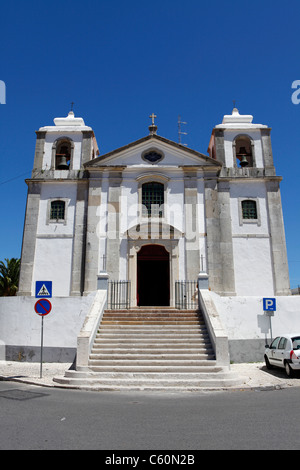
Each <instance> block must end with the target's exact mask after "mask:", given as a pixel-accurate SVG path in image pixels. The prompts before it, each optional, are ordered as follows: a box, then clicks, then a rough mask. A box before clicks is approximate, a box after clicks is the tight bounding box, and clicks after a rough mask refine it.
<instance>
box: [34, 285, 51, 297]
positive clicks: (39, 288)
mask: <svg viewBox="0 0 300 470" xmlns="http://www.w3.org/2000/svg"><path fill="white" fill-rule="evenodd" d="M35 297H36V298H38V299H42V298H43V299H46V298H51V297H52V281H36V283H35Z"/></svg>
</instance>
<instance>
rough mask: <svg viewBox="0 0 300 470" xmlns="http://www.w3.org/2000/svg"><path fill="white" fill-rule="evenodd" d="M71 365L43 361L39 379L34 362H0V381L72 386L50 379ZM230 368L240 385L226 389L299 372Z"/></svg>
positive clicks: (267, 385)
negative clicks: (287, 372) (286, 373)
mask: <svg viewBox="0 0 300 470" xmlns="http://www.w3.org/2000/svg"><path fill="white" fill-rule="evenodd" d="M71 366H72V364H66V363H64V364H58V363H46V364H43V367H42V378H40V364H39V363H37V362H35V363H32V362H7V361H0V380H8V381H12V382H22V383H27V384H32V385H39V386H44V387H59V388H72V387H70V386H64V385H61V384H58V383H55V382H54V381H53V377H63V376H64V374H65V371H66V370H68V369H69V368H70V367H71ZM231 371H232V372H233V373H235V374H236V375H237V376H238V377H239V378H240V379H241V386H238V387H233V388H228V390H244V389H245V390H249V389H250V390H251V389H254V390H255V389H258V390H274V389H275V390H276V389H282V388H287V387H295V386H300V375H299V376H298V377H296V378H292V379H290V378H288V377H287V376H286V375H285V371H284V370H280V369H273V370H271V371H268V370H267V369H266V366H265V364H264V363H254V364H232V365H231ZM216 390H218V389H216ZM222 390H223V389H222Z"/></svg>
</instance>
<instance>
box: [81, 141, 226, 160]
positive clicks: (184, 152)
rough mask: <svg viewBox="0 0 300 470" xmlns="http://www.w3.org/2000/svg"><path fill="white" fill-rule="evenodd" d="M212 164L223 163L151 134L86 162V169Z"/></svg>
mask: <svg viewBox="0 0 300 470" xmlns="http://www.w3.org/2000/svg"><path fill="white" fill-rule="evenodd" d="M153 165H157V166H162V167H166V166H210V167H211V166H213V167H216V169H217V168H218V167H219V168H220V167H221V164H220V163H219V162H217V161H216V160H214V159H212V158H210V157H208V156H206V155H204V154H202V153H200V152H197V151H195V150H192V149H190V148H188V147H184V146H182V145H180V144H177V143H176V142H173V141H171V140H168V139H166V138H164V137H161V136H158V135H156V134H154V135H148V136H146V137H144V138H142V139H139V140H136V141H135V142H132V143H130V144H128V145H125V146H124V147H120V148H118V149H116V150H113V151H111V152H109V153H106V154H105V155H101V156H100V157H98V158H95V159H94V160H91V161H89V162H87V163H86V164H85V165H84V166H85V168H87V169H89V168H90V169H92V168H101V167H105V166H125V167H128V166H140V167H149V166H150V167H151V166H153Z"/></svg>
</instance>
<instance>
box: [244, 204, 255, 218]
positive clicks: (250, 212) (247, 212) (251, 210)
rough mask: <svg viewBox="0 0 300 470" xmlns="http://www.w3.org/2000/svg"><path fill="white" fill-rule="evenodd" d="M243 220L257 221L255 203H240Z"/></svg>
mask: <svg viewBox="0 0 300 470" xmlns="http://www.w3.org/2000/svg"><path fill="white" fill-rule="evenodd" d="M242 212H243V219H257V207H256V202H255V201H250V200H248V201H242Z"/></svg>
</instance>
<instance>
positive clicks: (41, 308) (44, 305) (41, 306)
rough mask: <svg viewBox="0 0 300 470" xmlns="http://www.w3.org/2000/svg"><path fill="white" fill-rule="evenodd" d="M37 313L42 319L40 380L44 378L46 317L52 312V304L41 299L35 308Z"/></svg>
mask: <svg viewBox="0 0 300 470" xmlns="http://www.w3.org/2000/svg"><path fill="white" fill-rule="evenodd" d="M34 310H35V313H37V314H38V315H39V316H40V317H42V325H41V366H40V378H42V376H43V346H44V317H45V316H46V315H48V313H50V312H51V310H52V305H51V302H50V301H49V300H48V299H39V300H38V301H37V302H36V303H35V306H34Z"/></svg>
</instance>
